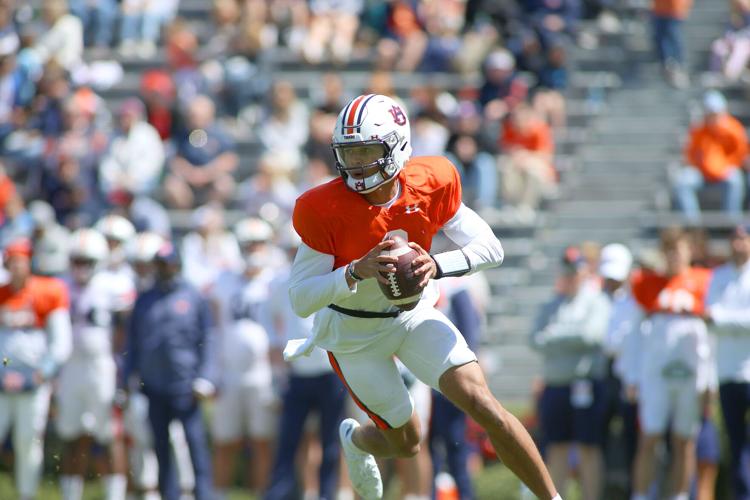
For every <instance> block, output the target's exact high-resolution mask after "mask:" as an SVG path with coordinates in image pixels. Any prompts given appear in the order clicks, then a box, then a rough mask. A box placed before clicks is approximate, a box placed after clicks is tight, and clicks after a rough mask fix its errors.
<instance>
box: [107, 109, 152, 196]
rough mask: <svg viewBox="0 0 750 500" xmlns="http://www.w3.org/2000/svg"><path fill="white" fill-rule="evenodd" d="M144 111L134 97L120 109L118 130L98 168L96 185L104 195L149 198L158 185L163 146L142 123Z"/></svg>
mask: <svg viewBox="0 0 750 500" xmlns="http://www.w3.org/2000/svg"><path fill="white" fill-rule="evenodd" d="M145 111H146V108H145V107H144V105H143V103H142V102H141V101H140V100H139V99H137V98H135V97H134V98H131V99H128V100H127V101H125V102H124V103H123V104H122V105H121V106H120V113H119V130H118V132H117V135H116V136H115V138H114V139H113V140H112V143H111V145H110V148H109V152H108V153H107V155H106V156H105V157H104V159H103V160H102V163H101V165H100V166H99V182H100V184H101V189H102V191H103V192H104V194H105V195H107V196H108V195H109V194H111V193H112V192H113V191H116V190H125V191H128V192H130V193H133V194H136V195H148V194H150V193H151V192H152V191H153V190H154V189H155V188H156V186H157V184H158V182H159V178H160V177H161V173H162V169H163V168H164V156H165V154H164V144H163V143H162V142H161V138H160V137H159V133H158V132H157V131H156V129H155V128H154V127H152V126H151V125H150V124H149V123H148V122H147V121H146V120H145Z"/></svg>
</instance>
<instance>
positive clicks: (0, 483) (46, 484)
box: [0, 465, 579, 500]
mask: <svg viewBox="0 0 750 500" xmlns="http://www.w3.org/2000/svg"><path fill="white" fill-rule="evenodd" d="M475 484H476V488H477V498H478V499H480V500H518V498H519V495H520V493H519V491H520V483H519V482H518V479H516V478H515V476H513V474H511V473H510V471H508V469H506V468H505V467H503V466H502V465H492V466H491V467H488V468H486V469H485V470H484V471H482V473H481V474H479V476H478V477H477V478H476V483H475ZM396 490H397V485H396V484H391V488H390V489H389V491H388V495H386V500H397V496H396V493H395V491H396ZM13 498H17V495H16V493H15V488H14V487H13V477H12V475H11V474H8V473H7V472H3V473H0V499H3V500H6V499H7V500H10V499H13ZM38 498H39V500H59V499H60V490H59V486H58V483H57V478H56V477H55V476H52V475H48V476H45V477H44V478H43V479H42V485H41V488H40V491H39V497H38ZM83 498H84V499H85V500H101V499H102V498H104V494H103V492H102V489H101V486H100V484H99V482H98V481H90V482H88V483H87V484H86V489H85V492H84V495H83ZM229 498H230V500H254V499H255V498H256V497H254V496H253V495H250V494H248V493H247V492H243V491H242V490H239V489H238V490H235V491H233V492H232V493H231V494H230V495H229ZM578 498H579V495H578V492H577V490H576V489H575V487H573V488H571V491H570V492H569V494H568V495H566V496H565V499H566V500H578Z"/></svg>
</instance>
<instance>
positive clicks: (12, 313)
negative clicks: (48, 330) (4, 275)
mask: <svg viewBox="0 0 750 500" xmlns="http://www.w3.org/2000/svg"><path fill="white" fill-rule="evenodd" d="M68 308H69V303H68V292H67V289H66V287H65V284H64V283H63V282H62V281H60V280H58V279H56V278H45V277H41V276H31V277H29V279H28V280H27V281H26V285H25V286H24V287H23V288H22V289H21V290H14V289H13V287H12V286H11V285H9V284H8V285H4V286H2V287H0V329H19V328H21V329H23V328H44V326H45V324H46V323H47V317H48V316H49V315H50V313H52V312H53V311H55V310H57V309H68Z"/></svg>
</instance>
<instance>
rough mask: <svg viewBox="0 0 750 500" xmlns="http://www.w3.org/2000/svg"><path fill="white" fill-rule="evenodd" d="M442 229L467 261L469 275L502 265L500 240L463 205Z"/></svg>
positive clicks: (487, 225) (482, 221)
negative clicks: (469, 266)
mask: <svg viewBox="0 0 750 500" xmlns="http://www.w3.org/2000/svg"><path fill="white" fill-rule="evenodd" d="M442 229H443V231H444V232H445V235H446V236H447V237H448V238H450V240H451V241H453V242H454V243H455V244H456V245H458V246H459V247H461V251H463V253H464V254H465V255H466V257H467V258H468V259H469V263H470V265H471V270H470V271H469V272H470V273H473V272H476V271H481V270H483V269H487V268H490V267H496V266H499V265H500V264H502V263H503V258H504V256H505V254H504V252H503V246H502V244H500V240H499V239H497V236H495V233H494V232H492V228H491V227H490V226H489V224H487V223H486V222H485V221H484V219H482V218H481V217H480V216H479V215H478V214H477V213H476V212H475V211H474V210H472V209H470V208H469V207H467V206H466V205H464V204H463V203H461V206H460V207H459V208H458V210H457V211H456V214H455V215H454V216H453V217H452V218H451V219H450V220H449V221H448V222H446V223H445V225H444V226H443V228H442Z"/></svg>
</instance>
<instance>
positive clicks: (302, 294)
mask: <svg viewBox="0 0 750 500" xmlns="http://www.w3.org/2000/svg"><path fill="white" fill-rule="evenodd" d="M345 273H346V267H341V268H339V269H336V270H335V271H332V272H330V273H328V274H323V275H318V276H311V277H309V278H305V279H299V280H292V283H291V284H290V285H289V299H290V300H291V301H292V309H294V312H295V313H297V315H298V316H301V317H303V318H306V317H308V316H310V315H311V314H313V313H315V312H316V311H318V310H320V309H322V308H324V307H326V306H327V305H328V304H330V303H332V302H337V301H339V300H341V299H344V298H346V297H348V296H350V295H351V294H352V293H354V291H356V286H355V288H354V290H352V289H351V288H349V284H348V282H347V280H346V276H345Z"/></svg>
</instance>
